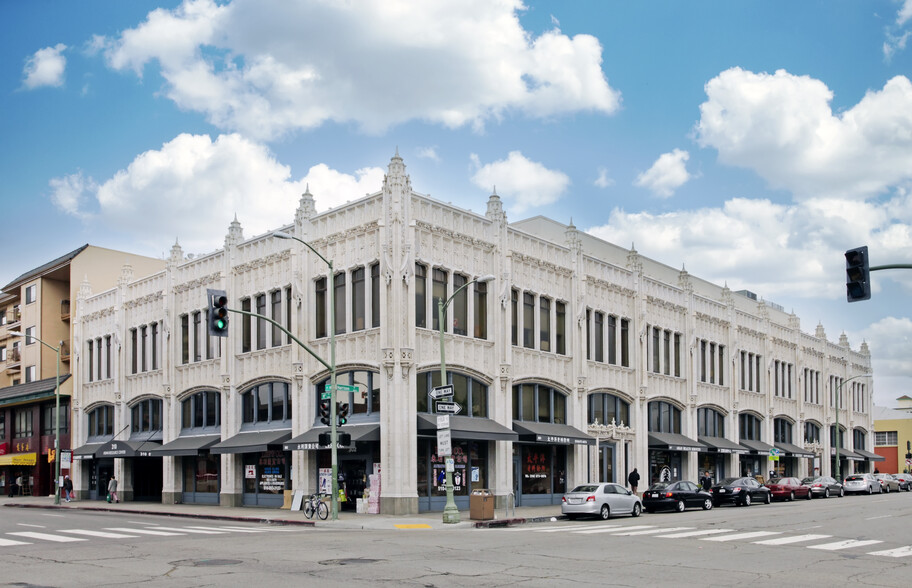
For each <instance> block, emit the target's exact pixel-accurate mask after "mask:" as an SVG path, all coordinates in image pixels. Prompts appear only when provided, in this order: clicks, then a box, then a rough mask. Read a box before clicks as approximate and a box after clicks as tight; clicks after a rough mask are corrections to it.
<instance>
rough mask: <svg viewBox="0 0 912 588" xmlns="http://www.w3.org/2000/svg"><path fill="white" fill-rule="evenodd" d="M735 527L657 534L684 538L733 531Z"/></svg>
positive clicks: (666, 537)
mask: <svg viewBox="0 0 912 588" xmlns="http://www.w3.org/2000/svg"><path fill="white" fill-rule="evenodd" d="M732 531H734V529H703V530H701V531H685V532H683V533H672V534H670V535H656V537H661V538H663V539H683V538H684V537H700V536H701V535H716V534H717V533H731V532H732Z"/></svg>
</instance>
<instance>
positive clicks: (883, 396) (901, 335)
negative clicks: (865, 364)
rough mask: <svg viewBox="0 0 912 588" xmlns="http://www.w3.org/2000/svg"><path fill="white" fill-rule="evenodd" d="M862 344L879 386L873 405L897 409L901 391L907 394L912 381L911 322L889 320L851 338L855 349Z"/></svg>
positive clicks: (885, 319) (875, 324) (896, 319)
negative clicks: (863, 343) (867, 349)
mask: <svg viewBox="0 0 912 588" xmlns="http://www.w3.org/2000/svg"><path fill="white" fill-rule="evenodd" d="M862 340H864V341H866V342H867V344H868V348H869V350H870V351H871V364H872V368H873V370H874V375H875V384H876V385H875V387H874V401H875V403H877V404H878V405H880V406H895V405H896V402H895V400H896V398H897V396H899V393H900V391H901V392H902V393H903V394H906V393H907V392H906V390H908V388H909V378H910V377H912V320H910V319H909V318H907V317H902V318H898V317H893V316H889V317H885V318H882V319H880V320H879V321H877V322H875V323H873V324H871V325H870V326H869V327H867V328H866V329H864V330H862V331H860V332H859V333H850V334H849V341H850V342H851V343H853V345H858V344H860V343H861V341H862Z"/></svg>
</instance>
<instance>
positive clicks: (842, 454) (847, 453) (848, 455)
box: [830, 447, 865, 461]
mask: <svg viewBox="0 0 912 588" xmlns="http://www.w3.org/2000/svg"><path fill="white" fill-rule="evenodd" d="M830 455H831V456H832V457H836V448H835V447H830ZM839 458H840V459H847V460H849V461H864V460H865V458H864V457H862V456H861V455H859V454H857V453H855V452H854V451H852V450H851V449H845V448H844V447H840V448H839Z"/></svg>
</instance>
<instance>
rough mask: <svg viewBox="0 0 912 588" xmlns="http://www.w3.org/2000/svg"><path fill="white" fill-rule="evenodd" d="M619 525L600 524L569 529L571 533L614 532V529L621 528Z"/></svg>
mask: <svg viewBox="0 0 912 588" xmlns="http://www.w3.org/2000/svg"><path fill="white" fill-rule="evenodd" d="M621 528H622V527H621V526H620V525H602V526H600V527H598V528H595V529H586V530H580V531H570V532H571V533H574V534H578V535H594V534H597V533H614V532H615V531H617V530H619V529H621Z"/></svg>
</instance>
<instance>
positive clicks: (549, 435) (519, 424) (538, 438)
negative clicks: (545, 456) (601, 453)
mask: <svg viewBox="0 0 912 588" xmlns="http://www.w3.org/2000/svg"><path fill="white" fill-rule="evenodd" d="M513 430H514V431H516V433H518V434H519V440H520V441H534V442H536V443H550V444H551V445H595V437H592V436H590V435H587V434H586V433H583V432H582V431H580V430H579V429H577V428H576V427H571V426H570V425H559V424H555V423H537V422H535V421H513Z"/></svg>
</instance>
